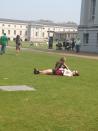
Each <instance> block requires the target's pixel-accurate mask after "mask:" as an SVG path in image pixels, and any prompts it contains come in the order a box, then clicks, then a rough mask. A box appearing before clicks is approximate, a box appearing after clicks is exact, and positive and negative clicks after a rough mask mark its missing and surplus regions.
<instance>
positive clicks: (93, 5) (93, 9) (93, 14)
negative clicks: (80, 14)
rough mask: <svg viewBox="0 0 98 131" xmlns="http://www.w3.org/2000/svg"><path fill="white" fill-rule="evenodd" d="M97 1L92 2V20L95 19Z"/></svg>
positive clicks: (92, 0)
mask: <svg viewBox="0 0 98 131" xmlns="http://www.w3.org/2000/svg"><path fill="white" fill-rule="evenodd" d="M95 8H96V0H91V19H92V20H94V19H95Z"/></svg>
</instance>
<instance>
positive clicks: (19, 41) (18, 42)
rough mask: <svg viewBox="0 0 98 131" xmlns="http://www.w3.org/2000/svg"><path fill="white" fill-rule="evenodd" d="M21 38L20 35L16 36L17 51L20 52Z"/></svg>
mask: <svg viewBox="0 0 98 131" xmlns="http://www.w3.org/2000/svg"><path fill="white" fill-rule="evenodd" d="M20 46H21V38H20V36H19V35H17V36H16V53H19V52H20Z"/></svg>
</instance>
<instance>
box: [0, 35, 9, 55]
mask: <svg viewBox="0 0 98 131" xmlns="http://www.w3.org/2000/svg"><path fill="white" fill-rule="evenodd" d="M7 44H8V38H7V36H6V33H4V34H3V35H2V36H1V38H0V45H1V49H0V54H1V55H2V54H4V53H5V49H6V45H7Z"/></svg>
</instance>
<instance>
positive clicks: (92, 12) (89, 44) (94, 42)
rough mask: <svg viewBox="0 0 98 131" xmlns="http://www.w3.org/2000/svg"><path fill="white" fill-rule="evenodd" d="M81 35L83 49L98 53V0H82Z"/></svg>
mask: <svg viewBox="0 0 98 131" xmlns="http://www.w3.org/2000/svg"><path fill="white" fill-rule="evenodd" d="M79 36H80V39H81V50H82V51H87V52H97V53H98V0H82V6H81V18H80V26H79Z"/></svg>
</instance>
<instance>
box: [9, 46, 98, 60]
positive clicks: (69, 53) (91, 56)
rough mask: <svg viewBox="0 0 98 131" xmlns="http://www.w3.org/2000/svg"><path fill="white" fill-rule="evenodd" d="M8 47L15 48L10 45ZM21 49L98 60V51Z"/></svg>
mask: <svg viewBox="0 0 98 131" xmlns="http://www.w3.org/2000/svg"><path fill="white" fill-rule="evenodd" d="M8 48H15V47H10V46H8ZM22 50H30V51H34V52H45V53H52V54H59V55H65V56H75V57H80V58H88V59H95V60H98V53H88V52H79V53H76V52H73V51H65V50H55V49H42V48H22Z"/></svg>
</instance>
